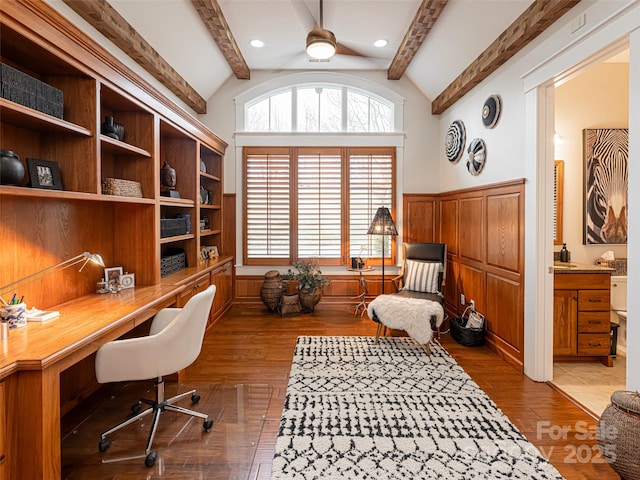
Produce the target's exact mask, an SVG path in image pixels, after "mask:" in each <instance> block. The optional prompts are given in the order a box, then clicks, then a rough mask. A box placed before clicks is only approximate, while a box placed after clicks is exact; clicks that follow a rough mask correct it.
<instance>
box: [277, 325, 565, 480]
mask: <svg viewBox="0 0 640 480" xmlns="http://www.w3.org/2000/svg"><path fill="white" fill-rule="evenodd" d="M408 478H411V479H453V480H455V479H461V480H462V479H465V480H466V479H491V480H498V479H523V480H524V479H527V480H529V479H534V480H547V479H554V480H557V479H562V477H561V476H560V474H559V473H558V471H557V470H556V469H555V468H554V467H553V466H552V465H551V464H550V463H549V462H548V461H547V460H546V459H545V458H543V457H542V456H541V455H540V453H539V452H538V450H537V449H536V448H535V447H534V446H533V445H532V444H531V443H530V442H529V441H528V440H527V439H526V438H525V437H524V436H523V435H522V434H521V433H520V432H519V431H518V430H517V429H516V427H515V426H514V425H513V424H512V423H511V422H510V421H509V419H508V418H507V417H506V416H505V415H504V414H503V413H502V412H501V411H500V410H499V409H498V408H497V406H496V405H495V404H494V403H493V401H492V400H491V399H490V398H489V397H488V396H487V394H486V393H485V392H484V391H483V390H481V389H480V388H479V387H478V386H477V385H476V383H475V382H474V381H473V380H472V379H471V377H469V375H468V374H467V373H466V372H465V371H464V370H463V369H462V367H460V366H459V365H458V364H457V363H456V362H455V360H454V359H453V358H452V357H451V356H450V355H449V353H448V352H447V351H446V350H445V349H444V348H442V346H440V345H439V344H436V345H434V347H433V348H432V353H431V357H428V356H427V354H426V351H425V349H424V347H423V346H421V345H418V344H417V343H415V342H414V341H413V340H411V339H409V338H398V337H392V338H388V337H387V338H381V339H380V344H379V345H375V344H374V338H373V337H309V336H306V337H299V338H298V342H297V344H296V349H295V353H294V357H293V363H292V366H291V373H290V378H289V385H288V387H287V393H286V399H285V406H284V411H283V414H282V420H281V423H280V430H279V434H278V439H277V443H276V452H275V456H274V459H273V465H272V473H271V480H287V479H302V480H311V479H329V480H338V479H340V480H345V479H347V480H348V479H354V480H355V479H357V480H363V479H371V480H373V479H375V480H383V479H389V480H392V479H408Z"/></svg>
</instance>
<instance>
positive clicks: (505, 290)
mask: <svg viewBox="0 0 640 480" xmlns="http://www.w3.org/2000/svg"><path fill="white" fill-rule="evenodd" d="M225 210H228V208H226V209H225ZM225 230H229V228H225ZM402 235H403V239H404V241H407V242H443V243H446V244H447V257H448V260H447V275H446V284H445V292H444V293H445V304H446V305H445V306H446V310H447V313H449V314H450V315H452V316H460V315H461V314H462V312H463V310H464V306H463V305H462V304H461V302H460V295H461V294H464V296H465V298H466V300H467V302H468V301H470V300H474V301H475V305H476V310H478V311H479V312H480V313H482V314H484V315H485V317H486V320H487V337H486V341H487V343H488V345H489V346H490V347H491V348H492V349H493V350H494V351H496V352H497V353H498V354H499V355H500V356H502V357H503V358H504V359H505V360H507V361H509V362H510V363H512V364H513V365H515V366H516V367H518V368H520V369H521V368H522V365H523V358H524V356H523V348H524V304H523V302H524V300H523V298H524V285H523V281H524V180H522V179H518V180H514V181H510V182H503V183H499V184H492V185H485V186H481V187H477V188H471V189H465V190H457V191H452V192H444V193H440V194H405V195H404V197H403V230H402ZM368 278H371V279H372V280H377V281H372V282H370V284H369V295H370V297H371V298H373V297H374V296H376V295H378V294H380V293H381V291H380V290H381V288H380V281H379V280H380V277H379V275H377V276H371V277H368ZM263 280H264V277H261V276H252V277H238V278H237V279H236V282H235V286H236V296H235V301H236V302H238V303H247V304H250V303H253V304H258V303H261V300H260V288H261V287H262V282H263ZM356 280H357V276H352V275H349V274H347V275H337V276H331V285H330V286H329V287H327V288H325V291H324V294H323V300H322V302H323V303H332V304H339V303H343V304H345V305H347V304H349V305H351V304H355V303H354V301H353V299H352V298H351V297H353V296H355V295H356V294H357V293H358V291H357V285H358V284H357V281H356ZM385 280H386V282H385V283H386V286H385V291H387V292H390V291H393V287H392V285H391V281H390V276H389V275H386V276H385ZM321 305H322V303H321Z"/></svg>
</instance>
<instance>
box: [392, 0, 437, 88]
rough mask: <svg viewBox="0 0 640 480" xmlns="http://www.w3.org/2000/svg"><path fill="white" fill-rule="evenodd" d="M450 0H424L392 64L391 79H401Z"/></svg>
mask: <svg viewBox="0 0 640 480" xmlns="http://www.w3.org/2000/svg"><path fill="white" fill-rule="evenodd" d="M448 1H449V0H422V3H421V4H420V7H418V11H417V12H416V16H415V17H413V22H411V25H410V26H409V29H408V30H407V33H406V35H405V36H404V39H403V40H402V43H401V44H400V47H399V48H398V51H397V52H396V55H395V57H393V60H392V61H391V65H390V66H389V69H388V70H387V78H388V79H389V80H400V78H402V75H404V72H405V71H406V70H407V68H408V67H409V64H410V63H411V61H412V60H413V57H415V56H416V53H417V52H418V49H419V48H420V46H421V45H422V43H423V42H424V40H425V38H426V37H427V35H428V34H429V32H430V31H431V29H432V28H433V25H434V24H435V23H436V20H437V19H438V17H439V16H440V14H441V13H442V9H443V8H444V7H445V5H446V4H447V2H448Z"/></svg>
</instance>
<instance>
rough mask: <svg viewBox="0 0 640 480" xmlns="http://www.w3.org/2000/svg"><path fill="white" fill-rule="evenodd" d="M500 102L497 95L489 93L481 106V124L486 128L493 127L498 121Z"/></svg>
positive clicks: (500, 108)
mask: <svg viewBox="0 0 640 480" xmlns="http://www.w3.org/2000/svg"><path fill="white" fill-rule="evenodd" d="M501 110H502V102H501V100H500V97H499V96H498V95H491V96H490V97H489V98H487V101H486V102H484V106H483V107H482V124H483V125H484V126H485V127H487V128H493V127H495V126H496V123H498V119H499V118H500V112H501Z"/></svg>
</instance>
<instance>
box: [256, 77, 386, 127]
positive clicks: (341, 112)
mask: <svg viewBox="0 0 640 480" xmlns="http://www.w3.org/2000/svg"><path fill="white" fill-rule="evenodd" d="M394 114H395V106H394V103H393V102H391V101H389V100H387V99H385V98H382V97H381V96H379V95H376V94H374V93H372V92H368V91H365V90H362V89H358V88H355V87H351V86H344V85H337V84H324V83H323V84H319V83H316V84H300V85H294V86H291V87H288V88H286V89H279V90H277V91H272V92H268V93H267V94H265V95H261V96H259V97H258V98H255V99H252V100H250V101H248V102H246V104H245V115H244V118H245V125H244V131H247V132H326V133H328V132H354V133H362V132H378V133H379V132H393V131H394Z"/></svg>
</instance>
